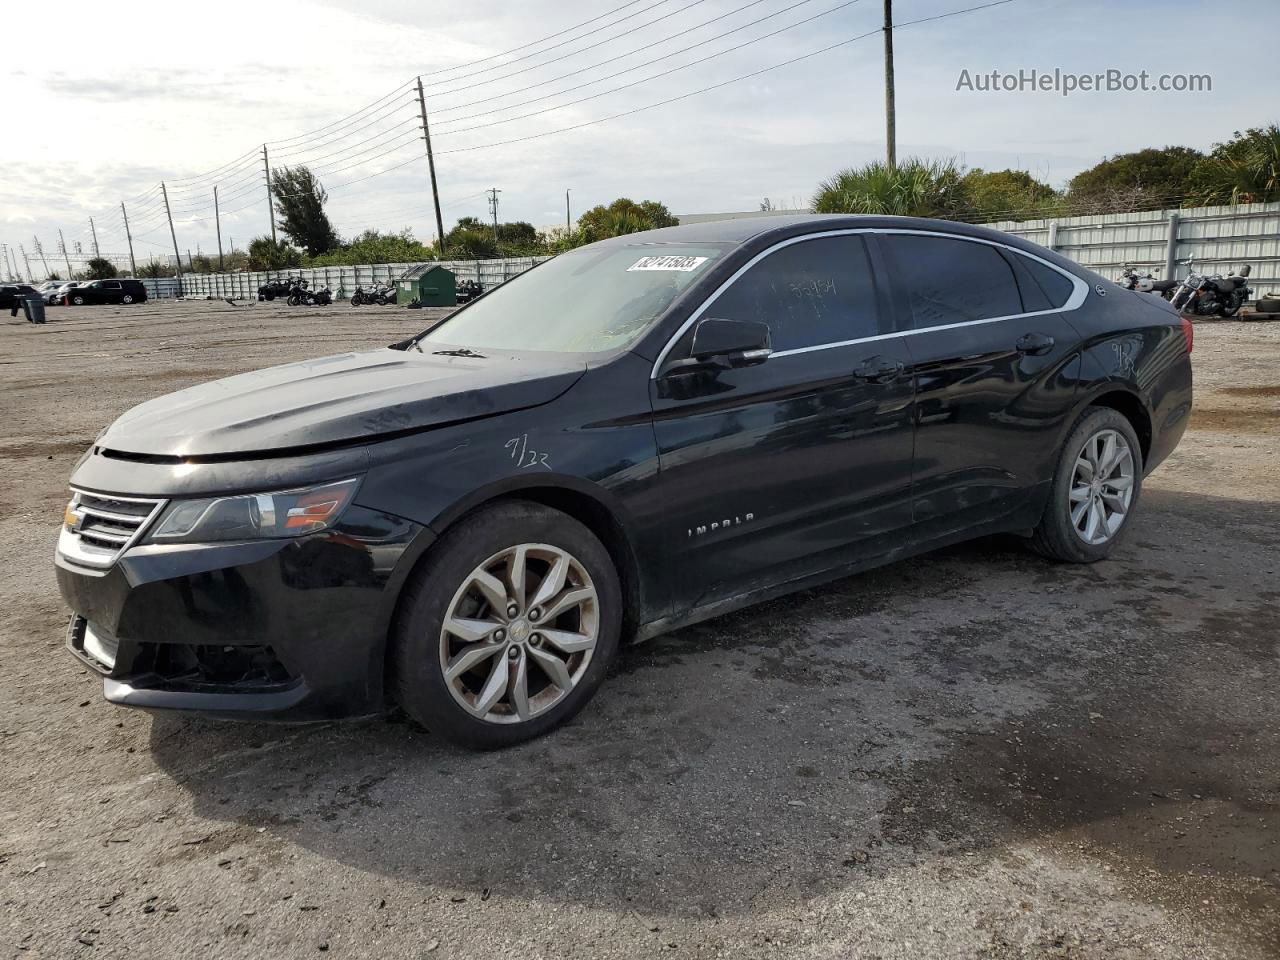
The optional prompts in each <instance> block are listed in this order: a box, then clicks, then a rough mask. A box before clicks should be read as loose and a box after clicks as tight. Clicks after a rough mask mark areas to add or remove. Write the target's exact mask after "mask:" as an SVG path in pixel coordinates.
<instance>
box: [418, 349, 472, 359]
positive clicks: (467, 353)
mask: <svg viewBox="0 0 1280 960" xmlns="http://www.w3.org/2000/svg"><path fill="white" fill-rule="evenodd" d="M418 349H422V348H421V347H419V348H418ZM431 353H432V355H433V356H436V357H473V358H474V359H477V360H484V359H485V355H484V354H483V353H476V352H475V351H474V350H470V349H468V348H467V347H458V348H457V349H456V350H432V351H431Z"/></svg>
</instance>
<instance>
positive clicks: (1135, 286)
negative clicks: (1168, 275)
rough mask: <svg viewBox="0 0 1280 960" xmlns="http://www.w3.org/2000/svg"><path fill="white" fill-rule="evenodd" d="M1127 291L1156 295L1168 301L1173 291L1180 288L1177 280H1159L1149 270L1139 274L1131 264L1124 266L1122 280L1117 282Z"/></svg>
mask: <svg viewBox="0 0 1280 960" xmlns="http://www.w3.org/2000/svg"><path fill="white" fill-rule="evenodd" d="M1116 283H1118V284H1120V286H1122V287H1124V288H1125V289H1126V290H1136V291H1137V292H1138V293H1154V294H1158V295H1159V296H1161V297H1164V299H1166V300H1168V299H1170V298H1171V297H1172V296H1173V291H1174V290H1176V289H1177V288H1178V281H1177V280H1157V279H1156V278H1155V276H1153V275H1152V273H1151V271H1150V270H1148V271H1147V272H1146V273H1138V271H1137V270H1135V269H1133V267H1131V266H1130V265H1129V264H1127V263H1126V264H1125V265H1124V273H1122V274H1121V275H1120V279H1119V280H1117V281H1116Z"/></svg>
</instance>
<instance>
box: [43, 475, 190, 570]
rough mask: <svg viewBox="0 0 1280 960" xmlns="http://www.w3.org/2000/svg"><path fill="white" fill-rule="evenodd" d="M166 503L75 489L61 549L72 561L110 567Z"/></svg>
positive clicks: (68, 507)
mask: <svg viewBox="0 0 1280 960" xmlns="http://www.w3.org/2000/svg"><path fill="white" fill-rule="evenodd" d="M164 504H165V501H163V500H152V499H145V498H142V497H119V496H107V495H105V494H100V493H88V492H86V491H84V490H74V489H73V490H72V491H71V503H70V504H68V506H67V515H66V518H65V520H64V522H63V524H62V532H61V533H60V534H59V536H58V552H59V553H60V554H61V555H62V556H63V558H64V559H65V560H67V561H69V562H70V563H75V564H79V565H81V566H85V567H96V568H105V567H109V566H111V565H112V564H113V563H115V562H116V559H117V558H118V557H119V556H120V554H122V553H124V551H125V550H127V549H128V548H129V547H130V546H132V545H133V543H134V541H135V540H137V539H138V537H140V536H141V535H142V533H143V531H144V530H146V528H147V526H148V524H150V523H151V521H152V520H154V519H155V517H156V514H158V513H159V512H160V510H161V508H162V507H163V506H164Z"/></svg>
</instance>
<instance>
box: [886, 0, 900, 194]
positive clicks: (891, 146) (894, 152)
mask: <svg viewBox="0 0 1280 960" xmlns="http://www.w3.org/2000/svg"><path fill="white" fill-rule="evenodd" d="M896 124H897V118H896V117H895V115H894V110H893V0H884V134H885V163H886V165H887V166H888V167H889V169H890V170H894V169H896V168H897V166H898V134H897V130H896Z"/></svg>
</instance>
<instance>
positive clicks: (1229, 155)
mask: <svg viewBox="0 0 1280 960" xmlns="http://www.w3.org/2000/svg"><path fill="white" fill-rule="evenodd" d="M1191 182H1192V193H1191V197H1190V198H1189V199H1188V200H1187V205H1188V206H1194V205H1201V204H1237V203H1265V202H1267V201H1268V200H1280V126H1278V125H1276V124H1274V123H1273V124H1271V125H1270V126H1268V127H1264V128H1260V129H1259V128H1255V129H1253V130H1248V131H1246V132H1245V133H1243V134H1241V133H1237V134H1236V135H1235V137H1234V138H1233V139H1232V140H1229V141H1228V142H1226V143H1220V144H1218V145H1217V146H1215V147H1214V148H1213V152H1212V153H1210V154H1209V156H1207V157H1205V158H1204V160H1202V161H1201V162H1200V163H1199V164H1197V165H1196V168H1195V169H1194V170H1192V171H1191Z"/></svg>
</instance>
